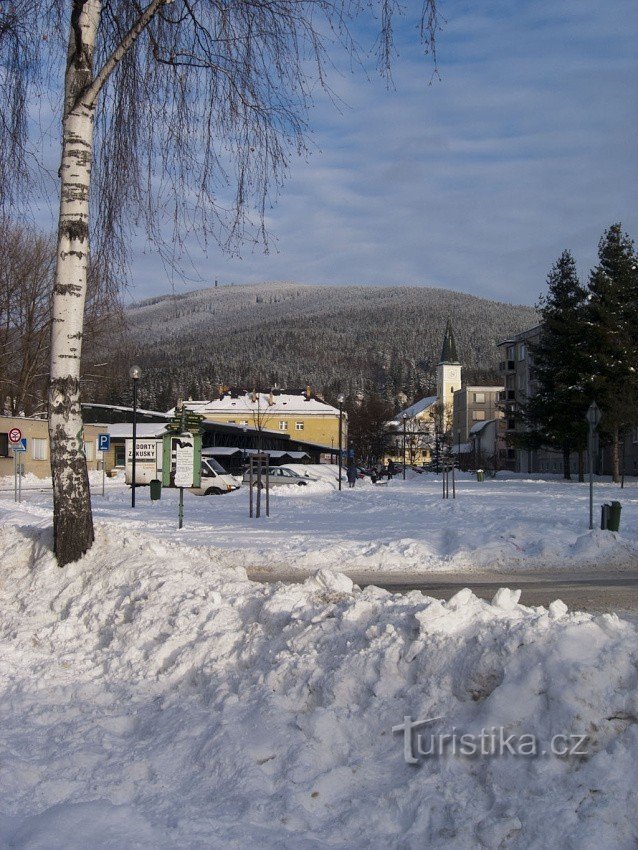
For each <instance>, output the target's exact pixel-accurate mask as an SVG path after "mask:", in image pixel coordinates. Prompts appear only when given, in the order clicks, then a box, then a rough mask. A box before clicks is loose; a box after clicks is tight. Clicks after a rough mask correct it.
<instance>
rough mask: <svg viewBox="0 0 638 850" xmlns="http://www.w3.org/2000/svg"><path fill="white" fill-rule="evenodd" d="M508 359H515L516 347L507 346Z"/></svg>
mask: <svg viewBox="0 0 638 850" xmlns="http://www.w3.org/2000/svg"><path fill="white" fill-rule="evenodd" d="M507 359H508V360H513V359H514V346H513V345H508V346H507Z"/></svg>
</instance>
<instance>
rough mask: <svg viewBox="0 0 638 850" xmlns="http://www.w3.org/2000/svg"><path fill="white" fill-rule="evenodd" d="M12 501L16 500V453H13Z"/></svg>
mask: <svg viewBox="0 0 638 850" xmlns="http://www.w3.org/2000/svg"><path fill="white" fill-rule="evenodd" d="M13 501H14V502H17V501H18V453H17V452H16V451H14V453H13Z"/></svg>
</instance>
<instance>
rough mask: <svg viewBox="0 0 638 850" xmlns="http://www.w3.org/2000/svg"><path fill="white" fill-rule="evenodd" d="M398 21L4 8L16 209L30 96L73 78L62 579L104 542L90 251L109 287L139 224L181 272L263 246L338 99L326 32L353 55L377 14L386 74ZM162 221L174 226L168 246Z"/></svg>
mask: <svg viewBox="0 0 638 850" xmlns="http://www.w3.org/2000/svg"><path fill="white" fill-rule="evenodd" d="M398 8H399V7H398V5H397V4H395V3H393V2H391V0H378V3H371V4H370V6H369V7H368V6H366V5H364V4H360V3H359V2H356V0H338V2H336V3H334V2H331V0H306V2H299V0H272V2H268V3H263V2H261V0H230V2H228V3H224V4H219V3H216V2H213V0H200V1H199V2H192V0H148V3H147V4H146V5H145V6H142V5H140V4H139V3H137V2H128V0H110V2H106V0H104V2H103V0H15V2H13V3H11V4H8V3H5V4H3V5H2V7H1V8H0V62H2V66H3V73H2V74H0V97H1V98H2V102H3V112H2V117H1V120H0V151H1V152H2V153H1V154H0V202H2V203H4V204H5V205H11V204H17V205H20V204H24V203H25V202H26V197H27V193H26V192H25V187H26V185H27V180H28V171H29V169H28V164H29V153H30V152H29V150H28V146H27V131H28V120H27V118H28V115H29V108H30V105H31V101H30V98H31V97H32V96H33V97H38V96H39V95H40V94H42V93H43V91H45V89H46V90H47V92H46V93H47V94H50V92H49V91H48V86H49V85H51V80H52V79H53V80H55V69H56V68H57V69H60V71H61V70H62V67H64V89H63V93H62V92H61V95H60V97H59V99H58V101H59V103H60V104H61V108H60V115H61V146H62V154H61V165H60V170H59V178H60V213H59V226H58V234H57V248H56V268H55V278H54V285H53V298H52V325H51V328H52V330H51V355H50V382H49V430H50V440H51V467H52V474H53V502H54V547H55V552H56V555H57V558H58V563H59V564H60V565H61V566H63V565H64V564H66V563H69V562H70V561H74V560H76V559H77V558H79V557H80V556H81V555H82V554H83V553H84V552H85V551H86V550H87V549H88V548H89V547H90V546H91V543H92V541H93V521H92V516H91V505H90V495H89V486H88V475H87V469H86V460H85V457H84V453H83V434H82V417H81V411H80V364H81V355H82V339H83V333H84V327H83V318H84V308H85V302H86V295H87V285H88V274H89V245H90V243H91V242H92V249H93V260H94V262H95V263H96V265H97V266H100V267H101V268H102V270H103V274H104V275H105V280H106V281H107V282H108V281H115V280H116V279H117V275H118V272H119V273H121V272H122V270H123V269H124V267H125V260H126V255H127V249H128V248H129V243H128V240H129V238H130V237H129V234H130V228H129V227H128V226H127V223H129V222H131V221H135V222H138V223H140V224H142V225H145V227H146V230H147V232H148V233H149V235H150V236H151V237H152V238H154V243H155V245H156V247H157V250H160V251H161V250H162V249H163V248H162V246H164V245H166V244H168V246H169V247H168V251H167V254H168V256H167V260H168V262H170V263H173V262H174V256H175V252H176V251H178V246H179V244H180V238H181V237H182V236H183V234H184V232H188V231H189V230H191V231H196V232H197V234H198V236H199V238H200V240H201V241H203V242H205V241H206V239H207V238H213V239H215V240H217V241H219V242H220V243H223V244H226V245H229V246H236V245H237V244H238V242H240V241H241V239H242V237H243V236H244V235H246V234H249V233H252V234H254V235H256V237H257V238H260V239H261V240H265V237H266V234H265V229H264V219H265V210H266V207H267V204H268V203H269V201H270V198H271V195H272V193H273V191H274V190H275V189H276V187H277V186H278V185H279V184H280V182H281V180H282V177H283V176H284V173H285V170H286V167H287V164H288V158H289V156H290V154H291V152H300V151H302V150H303V148H304V138H305V134H306V114H307V110H308V108H309V106H310V101H311V94H310V93H311V89H312V87H313V86H314V85H316V84H319V85H322V86H324V87H327V81H326V76H325V71H324V65H325V62H326V49H327V44H326V37H327V36H326V35H324V33H328V34H331V36H332V37H335V38H338V39H339V40H340V41H341V44H342V46H343V47H345V48H346V49H347V50H348V51H350V52H354V50H355V46H354V44H353V42H352V40H351V38H350V35H349V31H348V23H349V22H350V21H351V20H352V19H353V18H354V17H355V16H356V15H357V14H360V13H361V12H362V10H368V11H371V12H372V13H374V12H377V11H378V12H380V21H381V24H380V27H381V38H380V39H379V41H378V60H379V67H380V70H381V71H382V72H383V73H386V74H387V73H389V67H390V63H391V59H392V56H393V49H392V18H393V13H394V12H396V11H397V9H398ZM436 29H437V17H436V0H425V2H424V4H423V9H422V18H421V28H420V32H421V36H422V38H423V41H424V42H425V44H426V47H427V46H429V47H433V46H434V36H435V32H436ZM52 74H53V77H52ZM53 85H55V82H54V83H53ZM5 105H6V107H7V108H6V110H5V109H4V106H5ZM95 154H97V156H95ZM93 184H95V185H94V186H93V188H94V189H97V191H93V192H91V188H92V185H93ZM91 198H92V200H93V216H91V214H90V202H91ZM158 211H159V212H160V213H161V216H163V218H162V217H158ZM253 211H254V212H255V213H256V218H257V226H256V234H255V230H254V229H251V225H252V221H251V212H253ZM166 221H171V222H172V223H173V225H174V228H175V230H174V234H173V237H172V238H169V239H166V234H165V233H163V232H162V223H165V222H166ZM98 259H99V262H97V261H98Z"/></svg>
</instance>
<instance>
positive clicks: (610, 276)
mask: <svg viewBox="0 0 638 850" xmlns="http://www.w3.org/2000/svg"><path fill="white" fill-rule="evenodd" d="M598 260H599V262H598V265H597V266H596V268H594V269H592V271H591V274H590V279H589V309H588V313H589V321H590V328H591V334H590V339H591V343H592V345H591V350H590V359H591V371H592V375H593V380H592V384H593V392H594V396H595V398H596V402H597V403H598V406H599V407H600V408H601V410H602V412H603V419H602V422H601V426H600V430H601V432H602V433H603V435H605V434H606V435H607V437H608V438H609V440H610V441H611V445H612V477H613V480H614V481H619V480H620V436H621V434H622V433H624V431H625V430H626V429H627V428H628V427H630V426H631V425H634V424H636V423H637V422H638V374H637V372H636V370H637V369H638V258H637V257H636V253H635V251H634V243H633V241H632V240H631V239H630V238H629V236H627V234H625V233H623V231H622V227H621V225H620V224H619V223H617V224H612V226H611V227H610V228H609V230H607V231H606V232H605V233H604V235H603V237H602V239H601V240H600V242H599V244H598Z"/></svg>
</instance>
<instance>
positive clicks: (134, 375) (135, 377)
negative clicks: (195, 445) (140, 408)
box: [128, 366, 142, 508]
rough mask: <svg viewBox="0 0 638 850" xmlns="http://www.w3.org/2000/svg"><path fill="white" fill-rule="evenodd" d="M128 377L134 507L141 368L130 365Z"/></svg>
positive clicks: (132, 502) (133, 499)
mask: <svg viewBox="0 0 638 850" xmlns="http://www.w3.org/2000/svg"><path fill="white" fill-rule="evenodd" d="M128 374H129V377H130V379H131V380H132V381H133V463H132V466H133V470H132V472H133V481H132V485H131V507H132V508H134V507H135V484H136V483H137V479H136V477H135V461H136V460H137V382H138V381H139V379H140V378H141V377H142V370H141V369H140V367H139V366H131V368H130V369H129V372H128Z"/></svg>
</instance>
